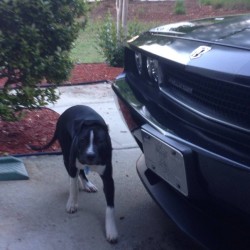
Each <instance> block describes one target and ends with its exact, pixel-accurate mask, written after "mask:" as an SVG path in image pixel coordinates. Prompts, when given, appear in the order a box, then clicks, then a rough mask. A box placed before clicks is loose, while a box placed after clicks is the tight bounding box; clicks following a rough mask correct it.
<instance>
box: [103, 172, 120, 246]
mask: <svg viewBox="0 0 250 250" xmlns="http://www.w3.org/2000/svg"><path fill="white" fill-rule="evenodd" d="M101 178H102V180H103V190H104V194H105V197H106V201H107V208H106V217H105V229H106V237H107V240H108V241H109V242H110V243H116V242H117V240H118V232H117V227H116V222H115V211H114V193H115V190H114V180H113V178H112V176H111V175H110V176H107V174H106V175H103V176H101Z"/></svg>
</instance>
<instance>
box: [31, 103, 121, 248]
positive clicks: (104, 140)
mask: <svg viewBox="0 0 250 250" xmlns="http://www.w3.org/2000/svg"><path fill="white" fill-rule="evenodd" d="M56 140H58V141H59V143H60V145H61V149H62V154H63V159H64V164H65V167H66V169H67V172H68V174H69V176H70V191H69V198H68V202H67V205H66V210H67V212H68V213H74V212H76V211H77V207H78V191H79V189H80V190H81V189H82V190H86V191H87V192H96V191H97V188H96V187H95V186H94V185H93V184H92V183H91V182H90V181H89V180H88V179H87V177H86V175H85V171H88V170H89V169H90V170H92V171H96V172H98V173H99V175H100V176H101V178H102V181H103V189H104V193H105V197H106V202H107V208H106V218H105V228H106V237H107V240H108V241H109V242H111V243H115V242H116V241H117V238H118V233H117V229H116V223H115V216H114V181H113V177H112V146H111V139H110V136H109V133H108V127H107V125H106V123H105V122H104V120H103V118H102V117H101V116H100V115H99V114H98V113H96V112H95V111H94V110H93V109H91V108H90V107H87V106H84V105H77V106H73V107H71V108H69V109H67V110H66V111H65V112H64V113H63V114H62V115H61V116H60V117H59V119H58V121H57V125H56V130H55V133H54V136H53V138H52V139H51V141H50V142H49V143H48V144H46V145H45V146H43V147H36V146H31V148H32V149H33V150H42V149H46V148H48V147H50V146H51V145H52V144H53V143H54V142H55V141H56ZM78 184H79V185H80V186H78Z"/></svg>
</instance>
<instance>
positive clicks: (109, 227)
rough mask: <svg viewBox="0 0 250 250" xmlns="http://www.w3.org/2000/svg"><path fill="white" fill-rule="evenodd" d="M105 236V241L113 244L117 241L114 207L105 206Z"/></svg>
mask: <svg viewBox="0 0 250 250" xmlns="http://www.w3.org/2000/svg"><path fill="white" fill-rule="evenodd" d="M105 227H106V238H107V241H108V242H110V243H112V244H114V243H117V241H118V231H117V228H116V223H115V216H114V208H110V207H107V209H106V223H105Z"/></svg>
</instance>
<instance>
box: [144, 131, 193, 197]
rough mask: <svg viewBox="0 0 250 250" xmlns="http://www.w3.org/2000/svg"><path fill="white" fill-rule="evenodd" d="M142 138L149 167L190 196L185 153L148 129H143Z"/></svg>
mask: <svg viewBox="0 0 250 250" xmlns="http://www.w3.org/2000/svg"><path fill="white" fill-rule="evenodd" d="M142 138H143V150H144V156H145V161H146V165H147V167H148V168H149V169H151V170H152V171H153V172H154V173H155V174H157V175H158V176H160V177H161V178H162V179H164V180H165V181H166V182H168V183H169V184H170V185H171V186H172V187H174V188H175V189H176V190H178V191H179V192H181V193H182V194H183V195H185V196H188V185H187V177H186V167H185V158H184V155H183V153H182V152H181V151H180V150H178V149H176V148H175V147H173V146H172V145H169V143H166V142H164V141H162V140H160V139H158V138H157V137H155V136H153V135H152V134H150V133H148V132H147V131H144V130H142Z"/></svg>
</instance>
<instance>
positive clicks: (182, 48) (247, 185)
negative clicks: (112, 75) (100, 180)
mask: <svg viewBox="0 0 250 250" xmlns="http://www.w3.org/2000/svg"><path fill="white" fill-rule="evenodd" d="M249 28H250V15H240V16H230V17H221V18H210V19H203V20H196V21H191V22H184V23H178V24H170V25H166V26H162V27H158V28H155V29H152V30H150V31H148V32H145V33H144V34H142V35H140V36H138V37H136V38H134V39H132V40H131V41H129V42H128V45H127V47H126V49H125V68H124V73H123V74H121V75H120V76H119V77H118V78H117V79H116V82H115V83H114V85H113V90H114V92H115V93H116V96H117V98H118V103H119V106H120V109H121V112H122V113H123V116H124V118H125V121H126V123H127V124H128V127H129V128H130V131H131V133H132V134H133V135H134V137H135V139H136V141H137V143H138V145H139V146H140V147H141V149H142V152H143V153H144V156H142V158H141V160H140V161H138V166H137V168H138V173H139V176H140V177H141V179H142V181H143V183H144V185H145V186H146V188H147V190H148V191H149V193H150V194H151V195H152V197H153V198H154V199H155V200H156V201H157V202H158V203H159V204H160V206H161V207H162V208H163V209H164V211H165V212H166V213H167V214H168V215H169V216H170V217H171V218H172V219H173V220H174V221H175V222H176V223H177V224H178V225H179V226H180V227H181V228H182V229H183V230H184V231H185V232H186V233H188V234H189V235H190V236H191V237H192V238H194V239H196V240H197V241H199V242H200V243H201V244H203V245H204V246H208V247H209V248H216V247H215V246H216V245H217V243H218V242H217V241H218V239H220V240H221V239H226V238H227V237H226V236H225V235H226V233H225V232H227V233H228V228H229V227H232V228H233V227H234V228H238V226H239V225H241V226H242V225H243V224H244V230H243V231H244V232H246V231H247V230H248V225H249V223H250V195H249V193H250V154H249V152H250V98H249V97H250V71H249V66H250V36H249V35H250V30H249ZM151 148H152V150H151ZM184 149H185V150H184ZM178 169H179V170H178ZM157 185H158V188H155V187H156V186H157ZM159 186H160V187H162V188H160V187H159ZM163 186H164V187H163ZM165 187H166V188H167V189H168V191H165V192H164V191H163V190H165ZM156 189H157V190H158V191H155V190H156ZM159 193H161V195H157V194H159ZM170 193H171V195H170ZM164 194H165V195H166V196H165V197H164ZM170 196H172V197H176V198H175V199H171V200H173V202H174V200H176V202H177V199H181V200H183V202H184V203H185V204H188V205H189V206H190V208H193V209H191V210H192V211H193V212H192V213H189V215H188V213H187V216H190V218H193V220H192V221H193V222H194V221H196V222H197V223H198V221H199V220H200V219H197V218H200V216H201V214H202V216H201V217H202V218H204V221H203V222H204V223H202V224H203V225H204V232H205V233H204V234H203V236H201V234H199V232H198V231H199V230H198V231H197V230H194V228H195V227H196V223H194V224H192V223H191V224H190V223H189V224H188V223H187V224H185V222H184V221H183V217H182V216H180V215H178V213H177V214H174V213H170V212H169V211H170V210H169V208H170V207H171V206H173V204H172V205H171V204H169V203H168V202H163V200H166V199H168V197H169V199H170ZM183 209H186V206H184V205H183ZM187 210H188V209H187ZM187 210H186V211H187ZM191 210H190V211H191ZM194 211H196V212H194ZM195 214H196V215H197V218H196V219H195ZM181 218H182V219H181ZM205 218H206V219H205ZM207 218H210V219H207ZM182 221H183V223H182ZM208 221H210V222H211V223H212V221H214V222H215V223H214V224H213V223H212V224H213V225H212V226H211V223H210V226H208V225H207V226H206V224H207V222H208ZM184 224H185V225H186V226H183V225H184ZM208 224H209V223H208ZM216 224H217V226H216ZM218 225H219V226H218ZM222 225H223V226H222ZM225 225H226V226H225ZM209 228H210V229H211V230H209ZM212 228H213V229H212ZM215 228H220V229H221V230H223V232H224V233H225V235H224V236H222V233H220V236H221V237H218V230H215ZM222 228H224V229H222ZM246 228H247V229H246ZM209 231H210V233H209ZM213 232H214V234H215V235H217V236H215V235H214V237H213V236H212V235H213ZM215 232H217V233H215ZM204 235H207V239H214V242H213V243H211V242H212V241H210V240H207V239H205V238H206V237H204ZM209 235H210V236H209ZM220 240H219V241H220ZM208 242H210V243H211V244H210V245H209V244H208ZM216 242H217V243H216ZM227 247H228V246H227ZM220 249H221V246H220Z"/></svg>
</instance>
